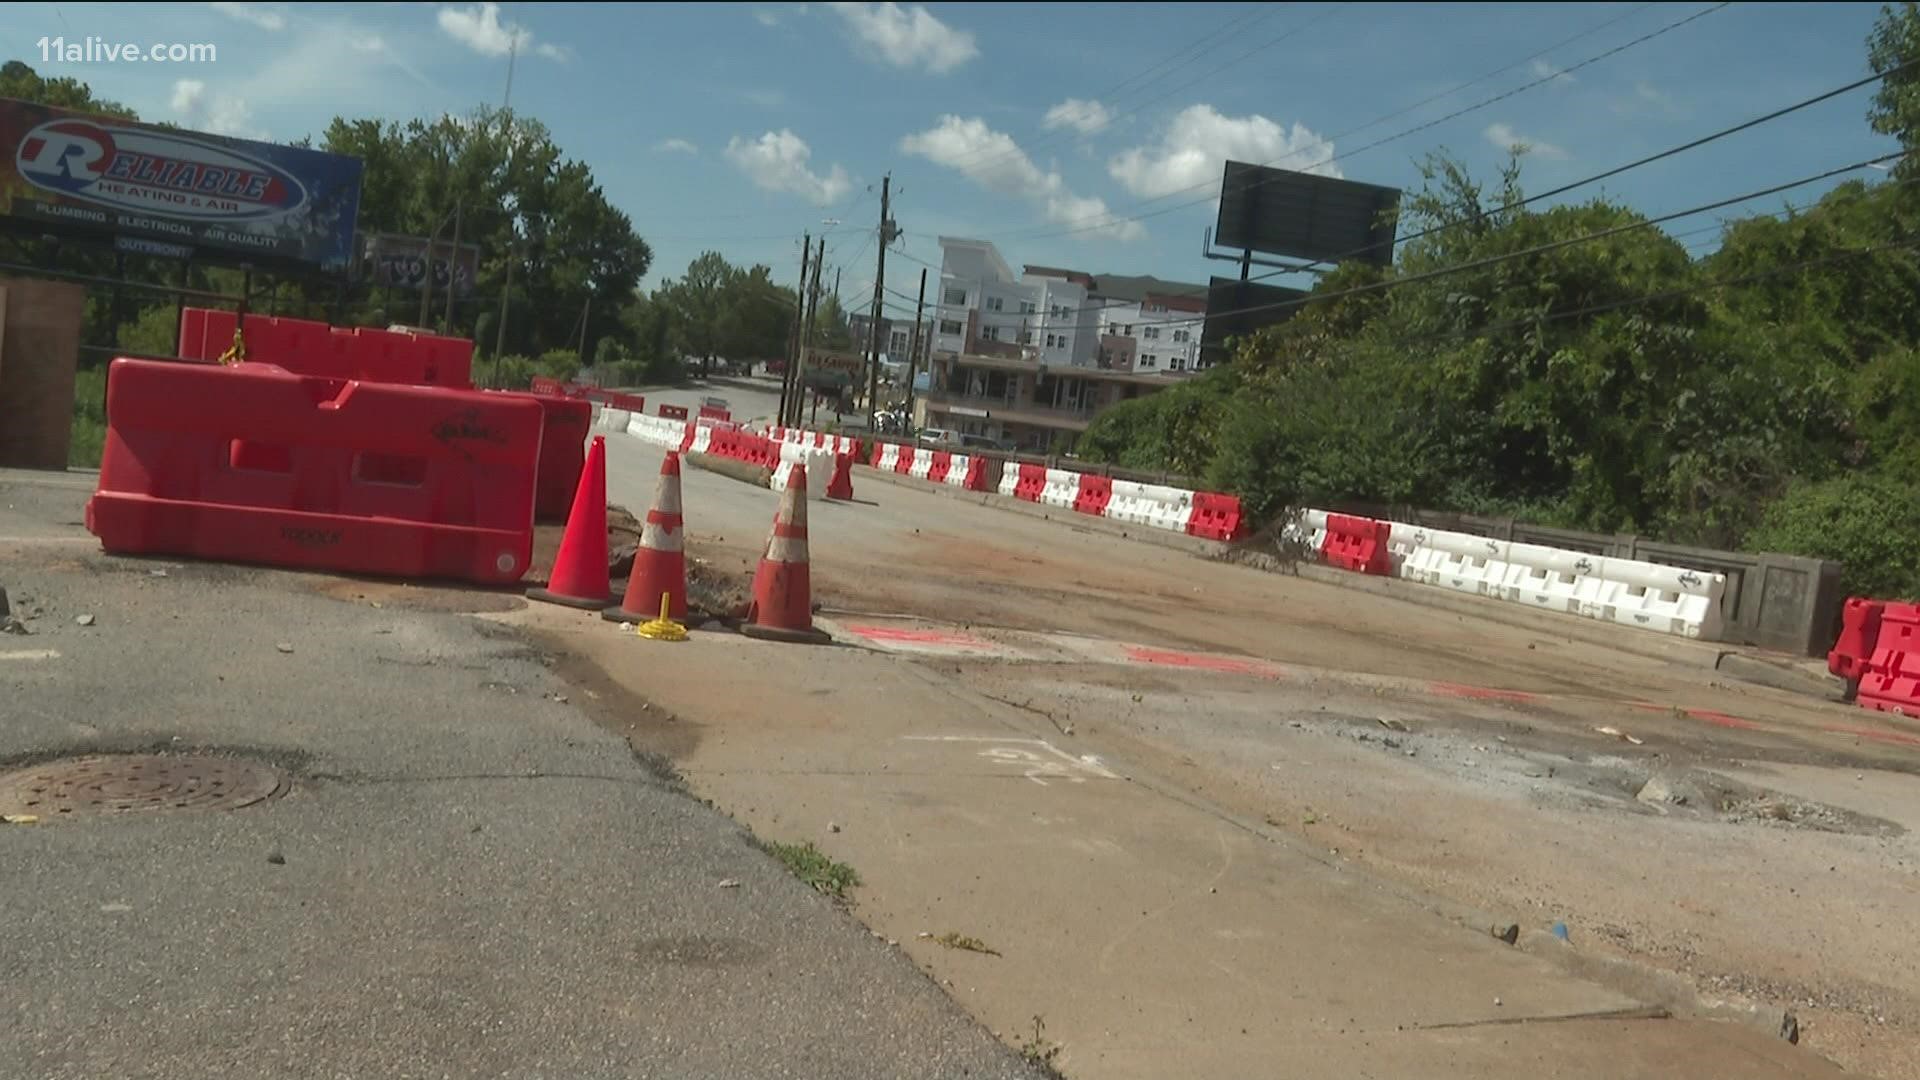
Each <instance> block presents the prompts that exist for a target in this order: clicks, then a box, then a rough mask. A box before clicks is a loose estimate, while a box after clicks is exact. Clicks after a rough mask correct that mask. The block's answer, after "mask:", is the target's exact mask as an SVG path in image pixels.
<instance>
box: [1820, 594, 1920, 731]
mask: <svg viewBox="0 0 1920 1080" xmlns="http://www.w3.org/2000/svg"><path fill="white" fill-rule="evenodd" d="M1829 663H1831V661H1829ZM1855 700H1856V701H1858V702H1859V703H1860V704H1861V705H1862V706H1863V707H1865V708H1868V709H1872V710H1874V711H1876V712H1891V713H1900V714H1901V715H1904V716H1920V604H1886V605H1884V607H1883V608H1882V610H1881V613H1880V635H1879V637H1878V639H1876V640H1875V642H1874V646H1873V660H1872V661H1871V662H1870V665H1869V668H1868V670H1867V671H1866V673H1865V674H1864V676H1862V678H1861V679H1860V691H1859V693H1858V694H1857V695H1856V697H1855Z"/></svg>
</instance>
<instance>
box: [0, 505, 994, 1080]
mask: <svg viewBox="0 0 1920 1080" xmlns="http://www.w3.org/2000/svg"><path fill="white" fill-rule="evenodd" d="M90 488H91V481H90V479H89V478H86V477H80V476H73V475H65V476H63V475H61V474H51V475H48V474H18V473H8V474H0V568H3V569H0V586H4V587H5V588H6V589H7V590H8V591H9V593H10V595H11V597H12V599H13V601H14V604H13V606H14V609H15V611H16V613H36V612H37V615H36V616H35V617H34V618H31V619H29V620H27V623H26V625H27V626H28V628H29V629H30V630H31V634H30V635H29V636H24V637H16V636H8V637H5V638H0V761H5V762H9V763H12V762H18V761H21V760H24V759H34V758H40V757H45V756H48V755H50V754H55V753H63V752H71V753H80V752H99V751H116V750H118V751H126V750H162V751H171V752H187V751H205V752H209V753H217V754H238V755H244V756H246V757H248V758H251V759H255V760H265V761H268V762H271V763H273V764H275V765H277V766H279V767H281V768H283V769H285V770H286V771H287V772H288V773H289V774H290V775H291V777H292V785H291V789H290V791H289V792H288V793H287V794H286V795H285V796H284V797H281V798H279V799H276V800H273V801H271V802H267V803H263V804H260V805H256V806H253V807H250V808H247V809H242V810H237V811H224V812H223V811H204V812H180V813H170V812H158V813H144V814H128V815H124V816H118V817H102V818H90V819H77V820H65V821H50V822H42V823H41V824H38V825H31V826H20V825H9V826H0V860H4V864H5V866H6V867H7V873H6V874H4V875H0V920H4V925H5V927H6V930H5V934H6V948H5V949H4V950H0V1015H4V1016H6V1017H7V1018H8V1024H7V1027H8V1032H9V1037H8V1038H7V1039H5V1040H0V1077H33V1078H36V1080H58V1078H66V1077H76V1078H77V1077H100V1076H113V1077H120V1078H134V1077H177V1076H195V1077H206V1078H215V1077H242V1076H245V1077H254V1076H287V1077H348V1076H385V1077H452V1076H481V1075H486V1076H500V1077H566V1078H589V1077H616V1076H617V1077H647V1076H663V1077H664V1076H671V1077H706V1076H713V1077H720V1076H726V1077H816V1076H835V1077H896V1076H916V1077H960V1076H967V1077H994V1076H1008V1077H1013V1076H1027V1075H1031V1073H1030V1072H1029V1070H1028V1069H1027V1068H1026V1066H1025V1065H1024V1064H1023V1063H1022V1062H1021V1061H1020V1060H1019V1059H1018V1058H1017V1056H1016V1055H1014V1054H1013V1053H1012V1052H1011V1051H1009V1050H1007V1049H1006V1048H1005V1047H1003V1046H1002V1045H1000V1044H999V1043H998V1042H996V1041H995V1040H994V1039H993V1038H992V1037H991V1036H990V1035H989V1034H988V1033H987V1032H985V1031H984V1030H982V1029H981V1028H980V1027H979V1026H978V1025H976V1024H974V1023H973V1022H972V1021H970V1020H969V1019H967V1018H966V1016H965V1015H964V1014H963V1013H962V1012H961V1011H960V1010H959V1009H958V1008H957V1007H956V1006H955V1005H954V1004H953V1003H952V1002H951V1001H950V1000H949V999H948V998H947V997H946V996H945V995H944V994H942V993H941V992H940V991H939V990H938V988H936V987H935V986H934V985H933V984H932V983H931V982H930V981H929V980H927V979H926V978H925V977H924V976H922V975H921V974H920V973H918V972H917V971H915V970H914V968H913V966H912V965H911V964H910V963H908V962H907V961H906V960H905V959H904V958H903V957H901V956H900V955H899V954H898V953H897V952H896V951H895V950H893V949H891V948H889V947H888V946H886V945H885V944H884V943H883V942H881V941H878V940H876V939H875V938H874V937H873V936H871V935H870V934H869V932H868V931H867V930H865V929H864V928H863V927H861V926H860V925H859V924H858V923H857V922H856V921H855V920H854V919H853V918H852V917H851V916H850V915H848V914H847V913H846V912H844V911H842V910H840V909H838V908H836V907H835V906H834V905H833V904H832V903H831V902H829V901H828V900H827V899H825V898H824V897H821V896H819V895H817V894H815V893H813V892H812V891H811V890H809V889H807V888H806V887H805V886H803V885H802V884H800V883H799V882H797V881H795V880H794V879H793V878H792V877H791V876H790V875H788V874H787V872H786V871H785V870H784V869H783V868H781V867H780V866H779V865H778V864H777V863H775V862H774V861H773V860H772V859H770V858H768V857H767V856H765V855H763V854H762V853H760V852H759V851H758V850H756V849H755V848H753V847H752V846H751V845H750V844H749V843H748V836H747V834H746V833H745V832H744V831H743V830H742V829H741V828H739V827H738V826H736V825H735V824H733V823H732V822H731V821H729V820H728V819H726V818H725V817H723V816H722V815H720V814H719V813H717V812H715V811H713V810H712V809H710V808H708V807H706V806H703V805H701V804H700V803H698V802H696V801H695V800H693V799H691V798H689V797H688V796H687V795H686V794H685V793H684V792H683V791H682V790H681V789H680V788H679V787H678V785H677V784H676V783H675V782H674V780H673V778H672V777H671V775H669V774H665V773H663V772H662V771H661V770H659V769H656V768H653V767H651V766H650V765H649V764H648V762H647V761H644V760H642V759H640V758H638V757H636V755H634V754H633V753H632V752H631V751H630V749H629V748H628V746H627V745H626V744H625V743H624V741H623V740H621V739H620V738H618V737H616V736H614V735H612V734H610V733H609V732H608V731H606V730H604V729H603V728H602V727H601V726H599V725H596V724H595V723H594V722H593V721H592V720H591V719H589V718H588V717H587V716H586V715H585V714H584V713H583V710H582V708H581V706H582V705H583V704H592V703H590V702H583V701H575V700H571V697H574V696H583V695H585V694H586V693H588V691H583V690H575V689H570V688H569V687H568V686H567V685H566V684H565V683H564V682H563V681H562V680H561V678H560V677H559V676H558V675H557V674H556V672H555V670H554V669H553V661H552V659H551V658H549V657H546V656H543V655H542V654H541V653H539V652H538V651H537V650H534V649H532V648H529V647H528V646H527V645H526V644H524V643H523V642H522V641H521V640H520V639H519V638H518V637H517V636H516V635H515V634H513V633H512V632H511V631H509V630H507V629H505V628H502V627H500V626H497V625H494V624H491V623H487V622H484V621H482V620H479V619H476V618H472V617H470V616H467V615H463V614H460V613H457V612H454V611H447V610H432V609H434V608H446V607H450V606H458V603H459V602H460V601H462V600H465V599H471V598H472V594H463V593H458V592H451V591H440V590H431V589H420V590H409V589H399V590H396V589H394V587H392V586H390V585H381V586H377V587H376V586H374V585H372V584H369V585H368V586H367V592H368V594H377V595H379V596H382V597H386V600H385V601H381V606H379V607H376V606H374V604H375V602H376V601H375V600H374V599H370V598H369V599H356V598H355V597H356V595H357V594H356V591H355V589H356V586H357V583H354V582H345V583H342V582H340V581H339V580H338V579H333V578H326V577H320V576H313V575H300V574H289V573H281V572H276V571H270V570H254V569H246V568H239V567H230V566H219V565H211V564H199V563H186V562H176V561H169V560H160V559H154V560H145V559H121V558H112V557H108V556H105V555H102V554H101V553H99V551H98V550H97V548H96V547H94V546H93V545H91V544H90V543H88V542H86V541H87V540H89V539H90V538H87V537H85V534H84V533H83V532H82V531H81V530H80V529H79V528H78V527H77V523H78V521H79V517H80V507H81V504H82V502H83V501H84V498H85V495H86V492H87V491H88V490H90ZM396 597H397V599H396ZM479 599H480V600H481V601H483V602H484V601H486V600H490V599H497V598H493V597H487V596H484V595H483V596H480V597H479ZM450 600H451V601H452V603H449V601H450ZM82 614H91V615H93V616H94V619H93V622H92V625H91V626H81V625H79V624H78V623H76V621H75V620H76V618H77V617H78V616H80V615H82ZM282 646H290V647H291V651H290V652H289V651H286V650H284V649H283V648H282ZM270 855H271V856H277V857H278V860H279V861H270V860H269V856H270ZM723 879H732V880H734V881H737V882H739V885H738V887H729V888H724V889H723V888H721V887H720V886H719V883H720V882H721V881H722V880H723Z"/></svg>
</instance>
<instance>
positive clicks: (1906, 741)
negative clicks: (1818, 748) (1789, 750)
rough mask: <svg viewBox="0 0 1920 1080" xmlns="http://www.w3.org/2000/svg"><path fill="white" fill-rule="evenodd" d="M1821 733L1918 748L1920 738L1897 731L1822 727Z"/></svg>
mask: <svg viewBox="0 0 1920 1080" xmlns="http://www.w3.org/2000/svg"><path fill="white" fill-rule="evenodd" d="M1820 730H1821V731H1826V732H1831V733H1832V734H1835V735H1855V736H1858V737H1860V738H1862V739H1871V740H1873V741H1874V742H1883V743H1892V744H1893V745H1895V746H1920V736H1914V735H1905V734H1902V733H1900V732H1898V731H1879V730H1876V729H1874V728H1849V727H1823V728H1821V729H1820Z"/></svg>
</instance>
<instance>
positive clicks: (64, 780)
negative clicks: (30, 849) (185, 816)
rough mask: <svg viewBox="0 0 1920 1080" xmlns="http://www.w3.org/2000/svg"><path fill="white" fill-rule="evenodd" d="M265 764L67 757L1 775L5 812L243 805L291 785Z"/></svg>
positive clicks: (62, 813)
mask: <svg viewBox="0 0 1920 1080" xmlns="http://www.w3.org/2000/svg"><path fill="white" fill-rule="evenodd" d="M286 783H287V782H286V778H285V777H284V776H282V775H281V774H280V773H279V772H278V771H277V770H275V769H271V768H268V767H267V766H264V765H255V764H250V763H248V762H244V761H234V760H232V759H230V758H215V757H188V756H174V755H167V754H124V755H112V756H98V757H83V758H67V759H65V760H62V761H49V762H47V763H45V764H43V765H35V766H33V767H32V768H28V769H21V770H19V771H17V772H10V773H6V774H4V775H0V813H6V814H35V815H38V816H39V818H40V820H42V821H48V820H52V819H54V818H59V817H78V816H80V815H83V814H131V813H138V812H140V811H154V810H237V809H239V808H240V807H243V806H252V805H253V804H254V803H257V802H260V801H261V800H263V799H270V798H272V797H274V796H275V795H278V794H279V793H280V792H281V791H283V790H285V789H286Z"/></svg>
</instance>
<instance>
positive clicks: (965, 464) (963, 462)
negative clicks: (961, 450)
mask: <svg viewBox="0 0 1920 1080" xmlns="http://www.w3.org/2000/svg"><path fill="white" fill-rule="evenodd" d="M971 468H973V458H972V457H971V456H969V455H967V454H954V455H953V456H952V457H951V458H949V459H948V461H947V475H946V477H945V478H944V479H942V480H941V481H940V482H941V483H943V484H945V485H947V486H948V487H957V488H963V487H966V486H967V470H968V469H971Z"/></svg>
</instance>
